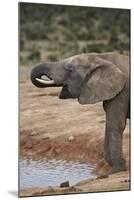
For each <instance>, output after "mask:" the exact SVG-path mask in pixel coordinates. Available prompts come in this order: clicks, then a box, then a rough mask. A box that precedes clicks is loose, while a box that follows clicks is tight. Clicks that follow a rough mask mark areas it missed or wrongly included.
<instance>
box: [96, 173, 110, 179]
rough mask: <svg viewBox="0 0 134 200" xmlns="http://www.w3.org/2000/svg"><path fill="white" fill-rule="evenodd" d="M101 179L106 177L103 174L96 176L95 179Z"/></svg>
mask: <svg viewBox="0 0 134 200" xmlns="http://www.w3.org/2000/svg"><path fill="white" fill-rule="evenodd" d="M102 178H108V175H107V174H104V175H101V176H98V177H97V178H96V179H102Z"/></svg>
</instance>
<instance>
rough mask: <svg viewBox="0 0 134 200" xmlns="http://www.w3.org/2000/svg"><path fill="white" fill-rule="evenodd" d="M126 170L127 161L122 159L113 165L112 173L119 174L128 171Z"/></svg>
mask: <svg viewBox="0 0 134 200" xmlns="http://www.w3.org/2000/svg"><path fill="white" fill-rule="evenodd" d="M126 170H127V168H126V164H125V160H124V159H122V160H121V161H118V162H117V163H114V164H113V166H112V171H111V173H117V172H121V171H126Z"/></svg>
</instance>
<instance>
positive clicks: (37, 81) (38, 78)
mask: <svg viewBox="0 0 134 200" xmlns="http://www.w3.org/2000/svg"><path fill="white" fill-rule="evenodd" d="M49 70H50V66H49V63H44V64H40V65H37V66H36V67H34V68H33V69H32V72H31V81H32V83H33V84H34V85H35V86H36V87H39V88H44V87H52V86H55V83H54V80H52V79H51V78H50V77H49V76H48V73H49ZM44 75H46V76H47V80H44V79H42V76H44Z"/></svg>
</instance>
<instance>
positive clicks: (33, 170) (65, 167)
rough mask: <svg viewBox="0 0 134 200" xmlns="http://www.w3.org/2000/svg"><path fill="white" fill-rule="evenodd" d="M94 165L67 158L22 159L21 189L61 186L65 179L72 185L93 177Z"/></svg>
mask: <svg viewBox="0 0 134 200" xmlns="http://www.w3.org/2000/svg"><path fill="white" fill-rule="evenodd" d="M93 169H94V166H93V165H91V164H86V163H79V162H68V161H65V160H55V159H52V160H47V159H43V160H38V161H37V160H36V161H34V160H31V159H29V160H20V189H22V188H31V187H48V186H59V185H60V184H61V183H62V182H64V181H69V184H70V185H74V184H76V183H77V182H79V181H81V180H83V179H87V178H92V177H94V176H95V175H93V174H92V173H91V172H92V170H93Z"/></svg>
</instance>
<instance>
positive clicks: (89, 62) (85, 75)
mask: <svg viewBox="0 0 134 200" xmlns="http://www.w3.org/2000/svg"><path fill="white" fill-rule="evenodd" d="M43 76H45V79H43ZM46 77H47V79H46ZM31 81H32V83H33V84H34V85H35V86H36V87H40V88H45V87H63V88H62V91H61V93H60V95H59V97H60V98H61V99H63V98H78V101H79V103H80V104H92V103H97V102H99V101H105V100H109V99H112V98H114V97H115V96H116V95H117V94H118V93H119V92H120V91H121V90H122V88H123V86H124V84H125V76H124V74H123V72H122V71H121V70H120V68H119V67H117V66H116V65H115V64H113V63H112V62H111V61H109V60H106V59H103V58H101V57H99V56H98V55H96V54H81V55H78V56H74V57H71V58H68V59H65V60H63V61H61V62H54V63H53V62H48V63H42V64H39V65H37V66H36V67H34V68H33V70H32V72H31Z"/></svg>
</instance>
